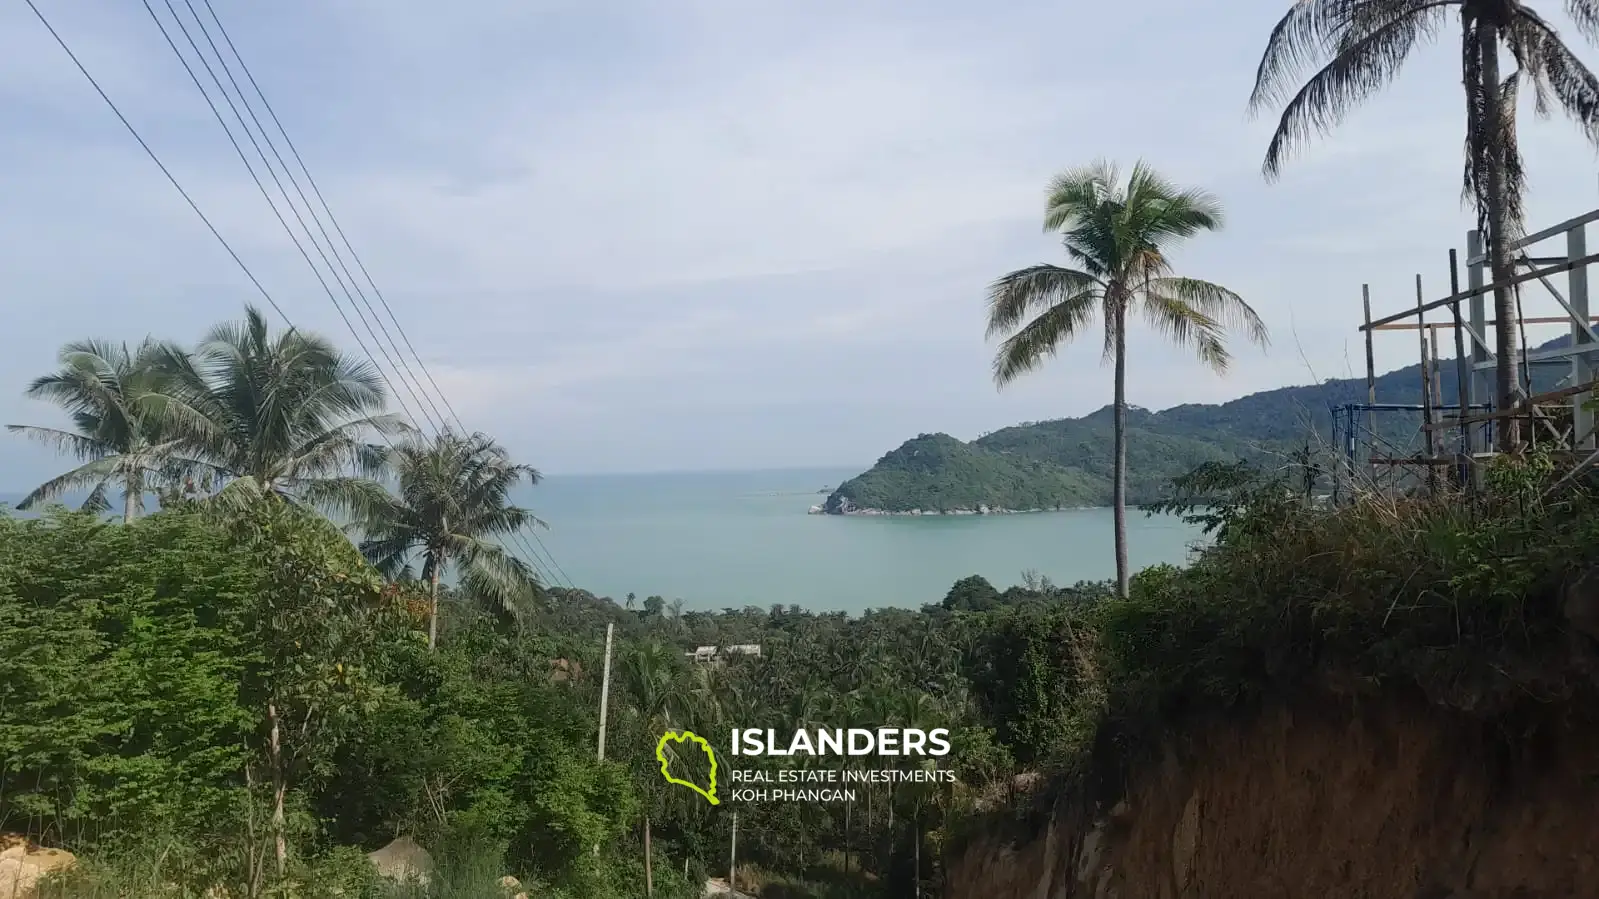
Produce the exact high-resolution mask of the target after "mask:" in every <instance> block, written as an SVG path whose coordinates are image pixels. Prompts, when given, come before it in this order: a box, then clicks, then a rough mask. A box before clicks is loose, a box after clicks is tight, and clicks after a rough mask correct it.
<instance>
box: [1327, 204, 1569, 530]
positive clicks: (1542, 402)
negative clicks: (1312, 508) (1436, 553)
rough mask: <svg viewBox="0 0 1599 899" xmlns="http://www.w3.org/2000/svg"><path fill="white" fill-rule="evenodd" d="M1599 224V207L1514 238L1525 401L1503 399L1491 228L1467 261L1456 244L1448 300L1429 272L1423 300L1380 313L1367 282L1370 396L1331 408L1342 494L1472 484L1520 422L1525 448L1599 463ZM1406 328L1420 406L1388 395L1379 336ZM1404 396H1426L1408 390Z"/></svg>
mask: <svg viewBox="0 0 1599 899" xmlns="http://www.w3.org/2000/svg"><path fill="white" fill-rule="evenodd" d="M1595 221H1599V210H1594V211H1591V212H1588V213H1585V214H1583V215H1580V216H1577V217H1576V218H1573V219H1569V220H1567V221H1564V222H1561V223H1560V224H1558V225H1555V226H1553V227H1550V228H1545V229H1543V230H1541V231H1538V232H1535V233H1532V234H1529V235H1528V236H1526V237H1524V238H1522V239H1521V240H1518V241H1515V242H1514V243H1512V244H1511V247H1512V254H1513V259H1514V275H1513V276H1512V277H1511V278H1510V279H1509V281H1508V284H1509V286H1511V287H1512V288H1513V289H1514V291H1515V295H1516V317H1515V320H1514V322H1513V325H1514V327H1515V329H1516V331H1517V335H1518V340H1517V344H1518V346H1520V347H1521V351H1520V352H1519V353H1518V355H1517V359H1516V366H1515V371H1516V394H1515V395H1516V397H1517V400H1516V402H1514V403H1513V404H1512V405H1511V406H1510V408H1499V404H1498V402H1497V396H1496V390H1495V369H1496V366H1497V361H1498V360H1497V359H1496V357H1495V353H1494V347H1495V345H1496V342H1495V340H1494V330H1495V328H1496V327H1497V325H1498V322H1497V320H1495V319H1494V318H1491V317H1490V316H1489V313H1490V311H1491V309H1492V305H1493V304H1492V300H1491V297H1492V296H1493V291H1494V289H1495V287H1496V286H1498V285H1496V284H1494V283H1491V282H1490V281H1489V271H1490V270H1489V267H1488V259H1487V254H1486V252H1485V249H1484V247H1483V240H1482V235H1481V234H1480V233H1479V232H1477V231H1472V232H1469V233H1468V234H1467V235H1466V246H1465V252H1464V257H1465V258H1464V260H1462V259H1461V258H1460V257H1461V255H1462V254H1461V253H1459V252H1457V250H1455V249H1451V250H1450V251H1449V257H1448V271H1447V279H1448V280H1447V283H1448V285H1449V293H1448V295H1446V296H1443V297H1441V298H1438V299H1433V300H1428V299H1427V297H1426V294H1425V293H1424V290H1423V278H1422V276H1421V275H1419V274H1418V275H1416V279H1415V283H1414V285H1407V288H1410V289H1413V291H1414V295H1413V302H1406V303H1405V305H1404V308H1401V309H1399V310H1398V311H1393V312H1386V311H1385V310H1379V311H1382V312H1384V314H1382V315H1380V316H1379V317H1377V318H1373V317H1372V292H1371V289H1370V285H1365V286H1363V287H1362V294H1363V296H1362V300H1363V304H1364V308H1365V324H1364V325H1362V326H1361V331H1362V332H1363V334H1364V336H1365V339H1366V401H1365V402H1363V403H1345V404H1341V405H1338V406H1335V407H1333V409H1332V410H1331V411H1332V424H1333V437H1334V439H1333V444H1334V455H1335V456H1336V460H1335V461H1336V464H1335V466H1334V468H1335V471H1334V487H1333V496H1334V499H1335V501H1336V500H1337V499H1339V498H1346V497H1349V496H1353V495H1355V494H1356V493H1358V492H1360V491H1362V490H1369V489H1378V490H1384V491H1390V490H1409V489H1428V488H1431V489H1436V488H1437V487H1438V486H1439V485H1440V484H1443V483H1453V484H1456V485H1460V486H1469V485H1471V484H1472V483H1474V481H1475V478H1476V475H1477V472H1478V471H1479V468H1480V463H1481V462H1483V461H1484V460H1485V459H1487V458H1490V457H1492V456H1493V455H1494V446H1495V442H1494V440H1495V434H1496V430H1497V429H1498V428H1502V427H1505V426H1506V424H1507V423H1508V422H1512V421H1514V422H1516V423H1517V426H1519V428H1520V429H1521V433H1522V440H1523V442H1524V443H1527V444H1529V445H1531V446H1535V447H1538V448H1541V449H1546V450H1549V451H1550V452H1552V453H1554V454H1556V455H1557V456H1560V457H1564V458H1566V459H1568V460H1569V461H1570V464H1571V465H1572V466H1573V467H1574V468H1576V469H1581V468H1586V467H1588V466H1590V465H1593V464H1594V463H1595V461H1596V460H1599V454H1596V453H1595V451H1594V450H1595V440H1594V406H1593V403H1592V402H1591V400H1592V397H1593V395H1594V392H1595V388H1596V386H1599V385H1596V382H1595V379H1594V369H1595V366H1596V360H1595V358H1594V354H1595V353H1599V335H1596V334H1595V332H1594V329H1593V324H1594V321H1595V319H1594V318H1593V316H1592V315H1591V314H1590V311H1589V304H1588V267H1589V265H1590V264H1592V263H1594V262H1595V261H1599V254H1590V252H1589V250H1588V241H1587V228H1588V225H1589V224H1590V223H1592V222H1595ZM1462 268H1463V269H1464V276H1465V284H1464V286H1462V284H1461V275H1462ZM1435 283H1436V282H1435ZM1405 292H1406V293H1410V290H1406V291H1405ZM1381 299H1382V297H1379V301H1381ZM1411 299H1412V297H1408V296H1407V297H1406V300H1407V301H1408V300H1411ZM1393 305H1394V306H1398V305H1399V302H1395V303H1393ZM1394 331H1399V332H1407V333H1409V334H1414V336H1413V337H1410V338H1409V339H1411V340H1412V341H1414V344H1413V345H1414V346H1415V347H1416V348H1417V352H1418V354H1419V358H1420V361H1421V367H1420V371H1421V373H1420V376H1419V378H1418V380H1419V381H1420V384H1419V385H1417V386H1419V387H1420V398H1421V401H1420V402H1419V403H1417V402H1396V401H1395V400H1396V399H1397V398H1396V397H1388V398H1387V401H1386V402H1385V401H1384V399H1385V398H1384V397H1382V396H1379V395H1378V378H1377V376H1376V370H1375V358H1374V353H1373V349H1374V341H1375V340H1377V339H1379V336H1380V335H1387V333H1388V332H1394ZM1398 338H1399V335H1389V336H1386V337H1383V338H1382V339H1398ZM1551 338H1552V339H1551ZM1404 393H1405V394H1406V395H1407V397H1408V398H1412V399H1413V398H1414V396H1415V393H1414V392H1413V391H1412V390H1410V389H1409V388H1408V387H1407V389H1405V390H1404Z"/></svg>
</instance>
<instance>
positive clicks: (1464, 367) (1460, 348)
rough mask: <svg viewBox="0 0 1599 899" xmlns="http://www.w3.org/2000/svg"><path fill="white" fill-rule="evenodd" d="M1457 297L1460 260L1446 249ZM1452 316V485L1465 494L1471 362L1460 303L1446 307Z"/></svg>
mask: <svg viewBox="0 0 1599 899" xmlns="http://www.w3.org/2000/svg"><path fill="white" fill-rule="evenodd" d="M1459 294H1460V259H1459V258H1458V257H1457V256H1456V255H1455V250H1454V247H1450V248H1449V295H1450V296H1458V295H1459ZM1449 305H1450V309H1451V311H1453V313H1454V316H1455V384H1456V387H1457V388H1458V391H1459V394H1460V399H1459V403H1460V412H1459V415H1458V416H1457V418H1456V420H1457V421H1459V422H1460V442H1459V444H1458V446H1459V449H1458V453H1459V455H1458V457H1457V458H1458V459H1459V463H1458V464H1457V466H1456V471H1455V482H1456V483H1457V484H1458V485H1459V486H1460V489H1462V490H1465V489H1467V488H1468V487H1470V486H1471V483H1472V477H1471V454H1472V447H1471V426H1470V425H1468V424H1466V416H1467V415H1470V414H1471V370H1470V366H1471V362H1470V360H1469V359H1467V357H1466V323H1465V320H1464V319H1462V318H1461V317H1460V301H1459V300H1456V301H1455V302H1453V303H1451V304H1449Z"/></svg>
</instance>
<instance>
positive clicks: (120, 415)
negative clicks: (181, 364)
mask: <svg viewBox="0 0 1599 899" xmlns="http://www.w3.org/2000/svg"><path fill="white" fill-rule="evenodd" d="M157 354H158V347H157V345H156V344H155V343H153V342H151V341H149V340H146V341H144V342H143V343H141V344H139V346H138V347H136V348H135V349H133V350H131V351H130V350H129V349H128V346H127V344H116V343H110V342H107V341H103V340H82V341H76V342H73V343H69V344H67V345H66V346H64V347H62V348H61V352H60V354H59V356H58V361H59V362H60V363H61V368H60V369H59V370H57V371H55V372H52V373H51V374H48V375H44V376H42V377H40V378H38V379H36V380H35V381H34V382H33V383H32V384H30V385H28V391H27V393H28V396H30V397H32V398H33V399H38V400H45V401H47V402H51V403H55V404H56V405H58V406H60V407H61V408H63V409H65V410H66V411H67V413H68V414H69V415H71V416H72V423H73V427H74V430H70V431H69V430H63V429H60V428H47V427H38V426H35V425H7V426H6V428H7V429H8V430H10V431H12V432H14V433H18V434H22V435H24V436H26V437H29V438H32V439H34V440H38V441H40V442H41V443H48V444H50V445H52V446H54V447H56V449H57V450H58V451H60V452H62V453H65V454H67V455H70V456H74V457H76V458H78V459H80V460H83V464H82V465H79V466H78V467H76V468H74V469H72V470H71V471H68V472H66V473H65V474H61V475H57V476H56V477H53V478H51V479H50V480H48V481H45V482H44V483H43V484H40V485H39V486H38V487H36V488H34V490H33V492H32V493H29V494H28V495H27V496H26V497H24V498H23V500H22V502H21V503H19V504H18V508H21V509H31V508H33V507H35V506H36V505H37V504H39V503H41V502H48V501H50V500H52V499H55V498H57V497H59V496H60V495H61V494H63V493H66V492H68V491H71V490H78V489H82V488H84V487H87V488H89V496H88V498H87V499H86V500H84V503H83V508H84V509H86V510H92V511H96V512H105V511H108V510H109V509H110V508H111V505H110V503H109V501H108V500H107V497H106V495H107V493H108V492H109V491H110V490H112V489H114V488H121V490H122V520H123V521H125V522H127V521H132V520H133V519H134V517H135V516H137V515H138V514H139V513H140V512H142V511H144V494H145V493H146V492H148V491H150V490H153V489H155V488H157V487H159V486H161V485H162V483H163V482H164V481H165V480H166V479H167V478H168V477H169V476H171V475H173V474H174V469H173V466H174V463H175V462H177V461H178V460H176V459H174V456H173V450H174V444H173V443H172V441H170V440H168V439H166V438H165V437H164V436H163V435H162V433H161V432H160V428H159V427H158V422H157V421H156V419H155V417H154V416H152V415H150V414H149V407H150V402H149V401H150V398H151V396H152V395H153V394H154V393H155V391H156V390H157V389H158V387H159V384H158V380H159V379H158V378H157V376H156V374H155V370H154V361H155V357H156V355H157Z"/></svg>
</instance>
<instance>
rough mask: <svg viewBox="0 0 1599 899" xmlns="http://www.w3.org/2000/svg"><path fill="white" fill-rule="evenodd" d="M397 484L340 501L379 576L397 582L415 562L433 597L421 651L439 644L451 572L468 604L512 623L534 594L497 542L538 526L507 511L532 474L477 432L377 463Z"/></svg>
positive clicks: (396, 452)
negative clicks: (444, 588)
mask: <svg viewBox="0 0 1599 899" xmlns="http://www.w3.org/2000/svg"><path fill="white" fill-rule="evenodd" d="M381 464H382V465H384V467H387V468H389V469H391V470H392V471H393V472H394V474H395V475H396V478H397V480H398V484H399V495H398V496H395V495H393V494H390V493H389V492H388V491H386V490H384V489H382V487H381V486H379V485H377V484H370V483H369V485H368V486H367V487H366V488H364V489H361V490H359V491H358V492H353V493H352V494H349V495H347V498H348V502H347V503H346V508H348V509H349V511H350V512H351V513H352V514H351V519H352V521H351V525H350V527H351V529H352V530H354V531H356V532H358V533H360V534H361V535H362V536H363V537H364V539H363V540H362V542H361V552H362V553H363V554H365V555H366V557H367V559H368V560H370V561H371V562H372V564H373V565H374V566H376V568H377V569H378V571H379V572H381V573H382V574H384V575H386V576H388V577H390V578H397V577H405V576H408V575H409V574H410V573H411V570H412V562H413V561H416V560H417V559H420V561H421V563H422V570H421V575H422V580H423V581H425V582H427V583H428V585H429V590H430V591H431V597H432V598H431V601H430V608H429V612H428V647H429V648H433V647H434V646H436V645H437V643H438V633H439V580H440V578H441V577H442V576H443V575H444V574H445V573H446V572H447V571H449V570H450V569H451V568H452V566H453V568H454V570H455V571H456V573H457V574H459V576H460V581H461V586H462V588H463V589H464V591H465V592H466V594H467V595H468V596H471V597H474V598H476V599H479V600H484V601H487V602H489V603H490V604H492V605H493V606H495V607H496V608H498V609H499V610H500V611H503V612H505V613H507V614H511V615H513V616H516V615H520V614H522V613H524V612H526V611H527V607H528V606H529V605H530V604H531V603H532V602H533V600H534V599H535V598H536V597H537V596H538V595H539V592H540V589H541V587H540V584H539V579H538V575H537V574H536V573H535V572H534V571H533V569H532V568H530V567H529V566H528V565H527V563H526V562H524V561H522V560H521V559H519V558H517V557H516V556H515V555H513V554H512V553H510V552H508V551H507V550H506V549H505V547H504V546H502V545H501V544H500V543H499V542H497V541H498V540H499V539H501V538H506V537H510V536H511V535H513V534H515V533H517V532H518V531H520V530H522V529H523V528H525V527H532V526H535V525H537V524H538V523H539V521H538V519H536V518H534V517H533V513H531V512H529V511H528V510H526V509H523V508H520V507H518V506H515V505H512V503H511V498H510V494H511V491H512V490H513V489H515V488H516V486H517V485H518V484H520V483H522V482H523V480H524V479H525V480H526V481H527V482H528V483H529V484H537V483H538V482H539V473H538V472H537V471H536V470H534V469H533V468H532V467H531V466H527V465H517V464H514V463H512V462H511V459H510V455H509V454H508V453H506V451H505V449H504V448H503V447H501V446H500V445H499V444H498V443H496V442H494V440H493V439H491V438H489V437H487V436H485V435H483V434H472V435H470V436H466V435H461V434H456V433H454V432H452V431H448V430H446V431H443V432H441V433H440V434H439V435H438V436H436V437H435V438H434V439H432V440H430V441H422V440H413V441H411V442H408V443H402V444H400V445H398V446H396V447H395V448H394V449H393V450H392V451H390V452H387V453H386V454H385V459H384V460H383V462H382V463H381Z"/></svg>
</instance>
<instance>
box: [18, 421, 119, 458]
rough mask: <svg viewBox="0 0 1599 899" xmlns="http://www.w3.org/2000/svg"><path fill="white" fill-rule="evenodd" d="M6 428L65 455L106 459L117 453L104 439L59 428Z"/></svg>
mask: <svg viewBox="0 0 1599 899" xmlns="http://www.w3.org/2000/svg"><path fill="white" fill-rule="evenodd" d="M6 430H8V431H10V432H11V433H13V434H21V435H22V436H24V437H26V438H28V439H29V440H33V441H36V442H39V443H43V444H45V445H46V446H49V447H53V448H54V449H55V451H56V452H58V453H60V454H62V455H63V456H71V457H73V458H75V459H104V458H105V457H107V456H111V455H115V454H116V449H115V448H114V447H112V446H109V445H108V444H106V442H105V441H103V440H96V439H95V438H93V437H85V436H84V435H82V434H74V433H72V432H71V431H63V430H61V429H59V428H41V427H37V426H35V425H6Z"/></svg>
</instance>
